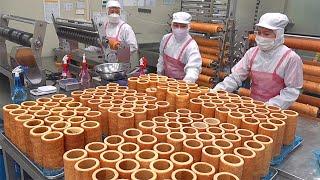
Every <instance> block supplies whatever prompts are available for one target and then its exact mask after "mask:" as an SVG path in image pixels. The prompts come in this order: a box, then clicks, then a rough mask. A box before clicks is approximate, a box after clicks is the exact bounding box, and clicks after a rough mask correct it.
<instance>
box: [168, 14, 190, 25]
mask: <svg viewBox="0 0 320 180" xmlns="http://www.w3.org/2000/svg"><path fill="white" fill-rule="evenodd" d="M191 19H192V16H191V15H190V14H189V13H186V12H176V13H174V14H173V18H172V22H173V23H181V24H190V23H191Z"/></svg>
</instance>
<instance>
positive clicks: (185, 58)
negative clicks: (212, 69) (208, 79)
mask: <svg viewBox="0 0 320 180" xmlns="http://www.w3.org/2000/svg"><path fill="white" fill-rule="evenodd" d="M169 36H170V34H166V35H164V36H163V38H162V40H161V43H160V48H159V52H160V55H159V59H158V64H157V72H158V74H163V73H164V62H163V48H164V45H165V42H166V41H167V38H169ZM189 37H190V35H188V37H186V38H185V39H184V40H182V41H180V42H179V41H177V40H176V39H175V38H174V36H172V38H171V39H170V40H169V42H168V44H167V48H166V49H165V53H166V54H167V55H168V56H170V57H173V58H175V59H177V58H178V56H179V54H180V52H181V50H182V48H183V45H184V44H185V42H186V41H188V39H189ZM182 63H183V64H185V67H184V72H185V73H186V76H185V77H184V79H183V80H184V81H186V82H190V83H194V82H196V81H197V79H198V76H199V74H200V72H201V66H202V59H201V55H200V52H199V47H198V45H197V43H196V42H195V41H191V42H190V44H189V45H188V46H187V48H186V49H185V51H184V53H183V55H182Z"/></svg>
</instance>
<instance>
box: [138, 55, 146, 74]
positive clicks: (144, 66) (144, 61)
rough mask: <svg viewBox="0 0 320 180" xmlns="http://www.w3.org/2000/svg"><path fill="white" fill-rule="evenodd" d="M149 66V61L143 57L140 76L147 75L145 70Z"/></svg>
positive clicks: (140, 64) (140, 62)
mask: <svg viewBox="0 0 320 180" xmlns="http://www.w3.org/2000/svg"><path fill="white" fill-rule="evenodd" d="M147 66H148V59H147V58H146V57H142V58H141V59H140V60H139V75H140V76H142V75H144V74H145V72H144V70H145V69H146V68H147Z"/></svg>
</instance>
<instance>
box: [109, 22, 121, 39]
mask: <svg viewBox="0 0 320 180" xmlns="http://www.w3.org/2000/svg"><path fill="white" fill-rule="evenodd" d="M108 24H109V23H107V24H106V26H105V27H106V29H105V30H106V32H107V29H108ZM124 24H125V22H123V23H122V24H121V25H120V27H119V29H118V32H117V35H116V37H109V36H107V38H108V39H112V40H117V41H121V40H120V39H119V36H120V30H121V28H122V26H123V25H124Z"/></svg>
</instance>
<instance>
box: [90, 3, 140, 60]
mask: <svg viewBox="0 0 320 180" xmlns="http://www.w3.org/2000/svg"><path fill="white" fill-rule="evenodd" d="M107 11H108V16H107V20H106V22H105V27H104V28H105V31H106V35H107V38H108V39H112V40H117V41H121V42H124V43H126V44H128V45H129V46H130V53H131V55H132V54H133V53H135V52H137V50H138V44H137V39H136V36H135V34H134V32H133V30H132V27H131V26H130V25H129V24H127V23H126V22H124V21H123V20H121V19H120V13H121V5H120V3H119V1H116V0H109V1H108V3H107ZM87 50H89V51H97V50H100V49H99V48H97V47H94V46H90V47H89V48H87ZM136 61H137V62H135V63H134V64H135V65H138V60H136Z"/></svg>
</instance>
